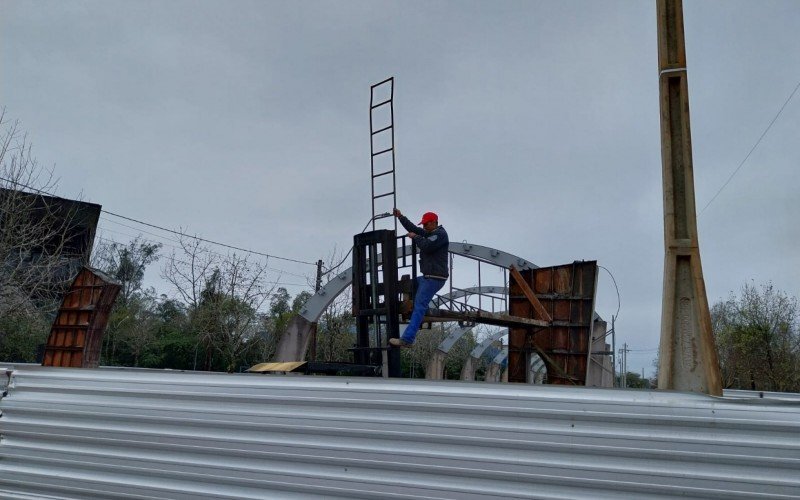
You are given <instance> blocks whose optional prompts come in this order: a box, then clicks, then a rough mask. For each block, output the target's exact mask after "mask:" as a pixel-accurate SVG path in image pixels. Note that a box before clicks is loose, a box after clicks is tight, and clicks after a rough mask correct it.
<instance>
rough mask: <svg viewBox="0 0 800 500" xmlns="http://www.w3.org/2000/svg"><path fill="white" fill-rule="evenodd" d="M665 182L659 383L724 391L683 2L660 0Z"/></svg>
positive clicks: (694, 389) (660, 86)
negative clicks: (699, 199)
mask: <svg viewBox="0 0 800 500" xmlns="http://www.w3.org/2000/svg"><path fill="white" fill-rule="evenodd" d="M656 11H657V14H658V66H659V70H660V71H659V89H660V90H659V93H660V103H661V163H662V175H663V182H664V250H665V256H664V295H663V299H662V300H663V302H662V309H661V343H660V349H661V357H660V363H659V373H658V387H659V389H677V390H683V391H694V392H703V393H706V394H712V395H717V396H718V395H721V394H722V386H721V376H720V370H719V361H718V360H717V351H716V347H715V345H714V338H713V335H712V333H711V315H710V313H709V310H708V298H707V297H706V287H705V282H704V281H703V269H702V266H701V265H700V246H699V243H698V237H697V214H696V208H695V198H694V173H693V167H692V144H691V131H690V128H689V91H688V84H687V77H686V50H685V45H684V32H683V4H682V2H681V0H657V1H656Z"/></svg>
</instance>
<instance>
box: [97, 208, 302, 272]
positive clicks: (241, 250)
mask: <svg viewBox="0 0 800 500" xmlns="http://www.w3.org/2000/svg"><path fill="white" fill-rule="evenodd" d="M102 212H104V213H107V214H108V215H113V216H114V217H119V218H120V219H125V220H129V221H131V222H136V223H137V224H142V225H143V226H147V227H152V228H156V229H160V230H162V231H166V232H168V233H172V234H177V235H178V236H184V237H187V238H192V239H194V240H197V241H203V242H205V243H210V244H212V245H219V246H221V247H225V248H231V249H233V250H239V251H240V252H247V253H251V254H253V255H261V256H262V257H269V258H272V259H279V260H286V261H289V262H296V263H298V264H308V265H311V266H316V265H317V263H316V262H306V261H304V260H297V259H290V258H289V257H279V256H277V255H271V254H268V253H263V252H258V251H256V250H248V249H247V248H242V247H237V246H233V245H228V244H227V243H220V242H218V241H213V240H209V239H206V238H201V237H199V236H190V235H188V234H185V233H181V232H180V231H175V230H172V229H167V228H165V227H161V226H157V225H155V224H150V223H148V222H144V221H140V220H137V219H134V218H132V217H126V216H124V215H120V214H116V213H114V212H111V211H109V210H105V209H102Z"/></svg>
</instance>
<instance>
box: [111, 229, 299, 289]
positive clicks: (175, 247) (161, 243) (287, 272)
mask: <svg viewBox="0 0 800 500" xmlns="http://www.w3.org/2000/svg"><path fill="white" fill-rule="evenodd" d="M103 220H106V221H108V222H111V223H112V224H119V225H121V226H123V227H127V228H129V229H133V230H134V231H140V229H138V228H135V227H133V226H128V225H127V224H122V223H121V222H116V221H113V220H110V219H106V218H105V217H103ZM98 229H100V230H103V231H110V232H112V233H116V234H119V235H120V236H127V237H128V238H133V239H135V238H137V236H133V235H131V234H127V233H123V232H120V231H115V230H114V229H111V228H108V227H104V228H100V227H98ZM143 232H145V233H147V234H150V235H152V236H155V237H156V238H163V239H165V240H167V241H174V242H178V240H173V239H171V238H167V237H165V236H161V235H157V234H155V233H148V232H147V231H143ZM140 236H141V235H140ZM97 238H99V239H101V240H104V241H107V242H108V241H110V242H112V243H114V244H117V245H120V244H121V243H119V242H117V241H114V240H109V239H108V238H103V237H101V236H97ZM143 241H145V242H151V243H158V244H159V245H164V246H167V247H170V248H172V249H175V250H180V251H184V249H183V248H182V247H179V246H175V245H170V244H169V243H163V242H161V241H155V240H148V239H145V238H143ZM208 253H210V254H211V255H216V256H217V257H222V258H225V257H226V256H225V255H224V254H221V253H219V252H214V251H213V250H208ZM176 262H182V261H179V260H177V259H176ZM267 262H268V260H267ZM182 263H183V264H186V262H182ZM264 269H266V270H267V271H272V272H275V273H280V274H286V275H288V276H294V277H296V278H302V279H306V280H307V279H309V276H308V275H305V274H297V273H292V272H289V271H286V270H284V269H277V268H274V267H269V266H266V265H265V266H264Z"/></svg>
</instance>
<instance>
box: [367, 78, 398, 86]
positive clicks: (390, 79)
mask: <svg viewBox="0 0 800 500" xmlns="http://www.w3.org/2000/svg"><path fill="white" fill-rule="evenodd" d="M392 80H394V77H393V76H390V77H389V78H387V79H386V80H384V81H382V82H378V83H376V84H374V85H370V88H373V89H374V88H375V87H380V86H381V85H383V84H384V83H386V82H390V81H392Z"/></svg>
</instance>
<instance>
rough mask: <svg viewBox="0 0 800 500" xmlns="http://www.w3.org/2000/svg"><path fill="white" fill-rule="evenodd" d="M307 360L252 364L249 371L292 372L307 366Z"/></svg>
mask: <svg viewBox="0 0 800 500" xmlns="http://www.w3.org/2000/svg"><path fill="white" fill-rule="evenodd" d="M306 363H307V361H286V362H283V363H259V364H257V365H255V366H251V367H250V368H248V370H247V371H249V372H258V373H264V372H291V371H294V370H297V369H298V368H301V367H303V366H305V365H306Z"/></svg>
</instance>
